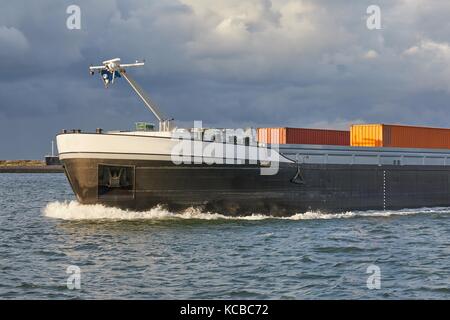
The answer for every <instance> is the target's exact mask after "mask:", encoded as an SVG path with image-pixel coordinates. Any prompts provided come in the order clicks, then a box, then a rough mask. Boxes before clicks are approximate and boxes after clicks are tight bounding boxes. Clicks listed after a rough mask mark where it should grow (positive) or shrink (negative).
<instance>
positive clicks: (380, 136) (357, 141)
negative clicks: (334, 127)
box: [350, 124, 450, 149]
mask: <svg viewBox="0 0 450 320" xmlns="http://www.w3.org/2000/svg"><path fill="white" fill-rule="evenodd" d="M350 144H351V145H352V146H355V147H393V148H425V149H426V148H428V149H450V129H441V128H428V127H413V126H400V125H387V124H356V125H352V126H351V129H350Z"/></svg>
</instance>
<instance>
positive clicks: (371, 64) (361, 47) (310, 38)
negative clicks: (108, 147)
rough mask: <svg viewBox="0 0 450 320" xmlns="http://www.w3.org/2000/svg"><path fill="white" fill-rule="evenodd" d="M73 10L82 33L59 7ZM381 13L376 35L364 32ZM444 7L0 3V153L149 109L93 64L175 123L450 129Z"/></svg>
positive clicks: (37, 152) (331, 0)
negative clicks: (133, 66) (120, 76)
mask: <svg viewBox="0 0 450 320" xmlns="http://www.w3.org/2000/svg"><path fill="white" fill-rule="evenodd" d="M71 4H77V5H79V6H80V7H81V18H82V21H81V30H68V29H67V28H66V19H67V17H68V14H66V8H67V7H68V6H69V5H71ZM371 4H377V5H379V6H380V7H381V13H382V30H374V31H370V30H368V29H367V27H366V18H367V14H366V9H367V7H368V6H369V5H371ZM449 13H450V3H448V2H446V1H438V0H431V1H430V0H396V1H392V0H389V1H388V0H378V1H359V0H358V1H356V0H355V1H348V0H345V1H344V0H328V1H327V0H315V1H312V0H303V1H302V0H278V1H275V0H273V1H269V0H248V1H238V0H219V1H208V0H179V1H176V0H169V1H162V0H160V1H146V0H129V1H106V0H100V1H77V2H76V3H73V2H72V1H49V0H40V1H33V2H31V1H23V0H22V1H10V2H5V1H4V2H2V3H1V4H0V70H1V71H2V76H1V77H0V98H1V101H0V137H1V138H0V143H1V146H2V148H1V151H0V158H39V157H41V156H42V154H43V153H45V151H46V150H47V149H48V147H47V146H48V145H49V142H50V140H51V139H52V138H53V137H54V134H55V133H57V132H58V131H59V130H60V129H61V128H81V129H84V130H93V129H94V128H96V127H104V128H106V129H115V128H124V129H127V128H131V127H132V126H133V123H134V122H135V121H139V120H150V121H152V120H153V118H152V115H151V114H150V113H149V112H148V111H147V110H146V109H145V107H144V106H143V105H142V104H141V103H140V102H139V101H138V99H137V98H136V97H135V96H134V95H133V94H132V92H131V90H130V88H128V87H127V85H126V84H125V83H124V82H123V81H122V82H118V83H117V84H116V85H115V86H114V87H112V88H110V89H108V90H105V89H104V88H102V84H101V81H100V79H98V78H97V77H95V78H92V77H88V74H87V67H88V65H89V64H91V63H99V62H100V61H102V60H105V59H108V58H113V57H116V56H117V57H121V58H122V59H123V60H124V61H134V59H141V58H146V61H147V65H146V67H145V68H143V69H141V70H135V71H134V72H133V74H134V75H135V78H137V79H138V81H139V82H140V84H141V85H142V87H144V88H145V89H146V90H147V91H149V93H150V94H151V95H152V97H153V99H154V100H155V101H156V102H158V104H159V105H160V106H161V108H162V109H163V110H164V111H165V112H166V114H168V115H170V116H173V117H175V118H176V119H177V120H179V121H180V122H179V123H181V124H188V121H190V120H194V119H195V120H203V121H204V123H205V124H207V125H211V126H221V127H224V126H233V127H238V126H258V125H261V126H280V125H289V126H308V127H314V126H317V127H334V128H345V127H347V126H348V124H349V123H352V122H389V123H411V124H423V125H437V126H447V127H448V126H449V124H448V123H449V120H450V116H449V114H448V110H449V108H448V103H447V102H448V101H449V95H450V85H449V83H450V66H449V64H450V46H449V41H450V39H449V34H450V23H449V22H448V19H447V17H448V14H449Z"/></svg>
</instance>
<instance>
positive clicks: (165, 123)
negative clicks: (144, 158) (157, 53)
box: [89, 58, 173, 131]
mask: <svg viewBox="0 0 450 320" xmlns="http://www.w3.org/2000/svg"><path fill="white" fill-rule="evenodd" d="M102 63H103V65H102V66H90V67H89V72H90V74H91V75H93V74H94V73H95V71H97V72H98V73H100V74H101V76H102V80H103V83H104V84H105V88H107V87H108V86H109V85H110V84H113V83H114V80H115V78H120V77H124V78H125V80H126V81H127V82H128V84H129V85H130V87H131V88H132V89H133V90H134V92H135V93H136V94H137V95H138V97H139V98H141V100H142V101H143V102H144V104H145V105H146V107H147V108H148V109H149V110H150V111H151V112H152V113H153V114H154V116H155V117H156V119H158V121H159V131H170V130H171V121H173V119H169V118H166V117H165V116H164V115H163V114H162V112H161V111H160V110H159V108H158V106H157V105H156V104H155V103H154V102H153V101H152V100H151V99H150V97H149V96H148V95H147V93H146V92H145V91H144V90H143V89H142V88H141V87H140V86H139V85H138V84H137V83H136V81H135V80H134V79H133V78H132V77H131V76H130V75H129V74H128V73H127V72H126V68H129V67H140V66H143V65H144V63H145V62H143V61H142V62H139V61H136V62H135V63H128V64H121V63H120V59H119V58H115V59H111V60H106V61H103V62H102Z"/></svg>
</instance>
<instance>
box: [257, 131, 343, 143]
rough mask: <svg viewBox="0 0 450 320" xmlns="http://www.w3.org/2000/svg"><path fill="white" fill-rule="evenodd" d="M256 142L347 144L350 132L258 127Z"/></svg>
mask: <svg viewBox="0 0 450 320" xmlns="http://www.w3.org/2000/svg"><path fill="white" fill-rule="evenodd" d="M257 133H258V142H262V143H268V144H271V143H277V144H322V145H336V146H348V145H350V132H349V131H340V130H323V129H304V128H258V132H257Z"/></svg>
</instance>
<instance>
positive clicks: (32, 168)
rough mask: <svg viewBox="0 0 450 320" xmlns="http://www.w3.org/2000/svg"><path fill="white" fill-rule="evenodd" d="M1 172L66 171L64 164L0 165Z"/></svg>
mask: <svg viewBox="0 0 450 320" xmlns="http://www.w3.org/2000/svg"><path fill="white" fill-rule="evenodd" d="M0 173H64V169H63V167H62V165H53V166H46V165H43V166H0Z"/></svg>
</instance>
